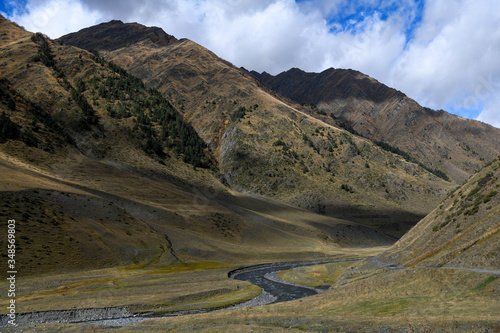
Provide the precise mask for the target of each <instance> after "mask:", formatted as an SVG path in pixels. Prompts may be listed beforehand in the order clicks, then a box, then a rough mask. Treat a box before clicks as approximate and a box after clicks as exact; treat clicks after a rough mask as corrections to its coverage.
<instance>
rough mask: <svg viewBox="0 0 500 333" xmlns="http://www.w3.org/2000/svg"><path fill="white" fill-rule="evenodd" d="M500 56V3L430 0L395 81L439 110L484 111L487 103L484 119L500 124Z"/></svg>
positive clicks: (393, 77) (394, 75)
mask: <svg viewBox="0 0 500 333" xmlns="http://www.w3.org/2000/svg"><path fill="white" fill-rule="evenodd" d="M499 59H500V2H498V1H482V2H480V3H479V2H476V1H469V0H462V1H459V0H453V1H449V0H446V1H444V0H437V1H432V2H431V1H429V2H428V3H427V6H426V10H425V13H424V17H423V18H422V22H421V26H420V27H419V29H417V30H416V31H415V39H414V40H413V41H412V43H411V44H410V45H409V47H408V49H406V50H405V51H404V52H403V53H402V54H401V56H400V57H399V59H398V61H397V63H396V64H395V66H394V67H393V69H392V72H391V77H390V81H389V83H390V84H392V85H397V86H398V87H399V88H400V89H401V90H403V91H404V92H406V93H407V94H409V95H410V96H411V97H413V98H415V99H417V100H418V101H419V102H420V103H422V104H424V105H426V106H430V107H433V108H452V109H454V110H457V111H460V110H477V111H478V112H480V111H481V109H482V107H483V106H484V107H485V109H484V111H483V113H482V114H481V115H480V117H479V119H481V120H483V121H488V122H490V123H492V124H494V125H496V126H497V127H500V122H499V121H498V116H497V117H494V115H495V114H496V113H498V112H500V108H498V105H499V104H498V103H497V102H498V99H497V95H498V94H499V92H500V89H499V88H500V87H499V85H498V84H497V83H498V81H499V80H500V60H499ZM495 105H496V107H495ZM495 109H496V111H495ZM475 116H478V114H475Z"/></svg>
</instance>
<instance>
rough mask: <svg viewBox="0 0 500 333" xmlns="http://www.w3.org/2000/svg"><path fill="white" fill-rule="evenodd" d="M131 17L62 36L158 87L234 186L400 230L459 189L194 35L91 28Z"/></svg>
mask: <svg viewBox="0 0 500 333" xmlns="http://www.w3.org/2000/svg"><path fill="white" fill-rule="evenodd" d="M126 26H128V25H126V24H123V23H121V22H117V21H113V22H110V23H108V24H101V25H99V26H96V27H92V28H89V29H85V30H82V31H80V32H78V33H74V34H71V35H68V36H65V37H62V38H61V39H59V41H60V42H62V43H65V44H75V45H77V46H78V45H80V44H79V43H80V41H82V40H85V41H86V44H85V45H82V46H86V47H89V48H97V49H99V48H101V49H100V50H99V51H100V52H101V54H102V56H103V57H104V58H106V59H108V60H112V61H114V62H116V63H117V64H119V65H120V66H122V67H123V68H125V69H127V70H128V71H130V72H131V73H132V74H134V75H136V76H138V77H140V78H141V79H143V80H144V82H145V83H146V84H149V85H151V86H154V87H156V88H157V89H158V90H159V91H161V92H162V94H163V95H164V96H166V97H167V98H168V99H169V100H170V101H171V102H172V104H173V105H174V106H175V107H176V108H177V109H178V110H180V112H182V113H183V115H184V118H185V119H186V120H188V121H189V122H190V123H191V124H192V125H193V127H194V128H195V129H196V131H197V132H198V134H199V135H200V137H202V138H203V140H204V141H205V142H206V143H207V145H208V146H209V148H210V151H211V152H212V153H213V155H214V156H215V158H216V160H217V161H218V170H219V172H220V173H221V174H222V175H223V178H224V181H225V182H227V184H229V186H230V187H231V188H232V189H235V190H238V191H242V192H245V193H251V194H254V195H261V196H265V197H267V198H269V199H273V200H278V201H281V202H284V203H287V204H292V205H294V206H299V207H303V208H306V209H309V210H312V211H314V212H317V213H321V214H326V215H328V216H332V217H343V218H348V219H350V220H352V221H356V222H359V223H365V224H367V225H370V226H373V227H376V228H379V230H381V231H382V232H386V233H390V234H391V235H393V236H396V237H399V236H401V235H402V234H403V233H404V232H405V231H406V230H408V229H409V228H410V227H411V225H413V224H414V223H415V222H416V221H418V220H419V219H420V218H421V217H423V216H424V215H425V214H426V213H428V212H429V211H430V210H431V209H432V208H433V207H435V206H436V205H437V204H438V202H440V201H441V200H442V197H443V196H444V195H445V194H446V193H447V191H449V190H450V189H452V188H453V185H452V184H451V183H449V182H447V181H445V180H443V179H440V178H439V177H436V176H435V175H432V174H431V173H429V172H428V171H427V170H425V169H423V168H422V167H421V166H419V165H417V164H415V163H411V162H408V161H406V160H405V159H404V158H402V157H401V156H398V155H396V154H393V153H391V152H388V151H387V150H384V149H381V148H380V147H379V146H377V145H375V144H374V143H373V142H371V141H370V140H367V139H363V138H361V137H358V136H355V135H353V134H352V133H349V132H348V131H346V130H344V129H342V128H339V127H338V126H334V125H331V124H328V123H327V122H325V121H322V120H320V119H318V118H317V117H313V116H311V115H310V114H309V110H308V109H307V108H303V107H301V106H300V105H298V104H294V103H293V102H290V101H287V100H284V99H283V98H281V97H279V96H276V95H275V94H274V93H273V92H271V91H269V90H268V89H264V88H263V87H262V86H261V85H260V83H259V82H258V81H257V80H255V79H254V78H253V77H252V76H251V75H250V74H248V73H247V72H246V71H243V70H241V69H239V68H236V67H234V66H232V65H231V64H229V63H228V62H226V61H224V60H223V59H220V58H218V57H217V56H216V55H215V54H213V53H212V52H210V51H209V50H207V49H205V48H203V47H201V46H200V45H198V44H196V43H194V42H192V41H189V40H186V39H182V40H178V41H174V42H171V43H170V44H168V45H159V44H158V43H156V42H155V41H154V40H153V39H151V38H144V39H142V40H141V41H139V42H137V43H135V44H130V43H126V44H125V43H124V44H123V45H122V46H121V47H120V46H119V45H114V47H113V48H112V49H109V48H104V47H103V46H102V43H101V42H100V39H99V38H95V37H94V36H95V34H94V33H93V32H94V31H98V32H99V34H103V35H105V34H106V33H111V32H113V31H116V30H117V29H119V28H120V27H122V29H125V28H124V27H126ZM130 27H132V26H130ZM127 31H128V30H127ZM138 33H139V34H141V35H142V34H143V31H142V30H140V31H138ZM84 37H85V38H84ZM92 41H93V43H92Z"/></svg>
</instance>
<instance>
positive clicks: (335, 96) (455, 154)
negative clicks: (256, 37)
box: [250, 68, 500, 184]
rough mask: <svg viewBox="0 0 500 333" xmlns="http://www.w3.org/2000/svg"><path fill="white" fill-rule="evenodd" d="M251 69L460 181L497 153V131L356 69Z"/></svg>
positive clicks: (280, 89) (291, 94)
mask: <svg viewBox="0 0 500 333" xmlns="http://www.w3.org/2000/svg"><path fill="white" fill-rule="evenodd" d="M250 73H251V74H252V75H254V77H256V78H257V79H259V80H261V81H262V82H263V84H265V85H267V86H269V87H270V88H272V89H275V90H276V91H278V92H279V93H281V94H283V95H284V96H286V97H288V98H290V99H292V100H294V101H296V102H298V103H302V104H313V105H315V106H316V107H317V108H318V110H319V111H320V112H322V113H326V114H327V115H329V116H331V117H333V118H335V119H340V120H341V121H342V122H344V123H345V124H347V125H348V126H349V127H350V128H352V129H353V130H354V131H355V132H356V133H358V134H360V135H363V136H365V137H367V138H370V139H371V140H373V141H375V142H384V143H387V144H389V145H391V146H394V147H397V148H399V149H401V150H403V151H405V152H408V153H410V154H411V155H412V157H413V158H416V159H417V160H418V161H420V162H422V163H423V164H425V165H428V166H429V167H431V168H434V169H439V170H441V171H444V172H445V173H447V174H449V176H450V178H452V179H454V180H455V181H456V182H457V183H459V184H460V183H463V182H465V180H467V179H468V178H469V177H470V176H471V175H472V174H473V173H474V172H476V171H478V170H479V169H480V168H481V167H482V166H484V165H485V164H486V163H487V162H488V161H490V160H492V159H493V158H495V157H496V156H497V155H498V154H499V153H500V151H499V149H498V147H499V146H500V130H499V129H497V128H495V127H493V126H491V125H488V124H485V123H481V122H478V121H474V120H468V119H464V118H462V117H459V116H455V115H451V114H449V113H447V112H446V111H444V110H438V111H434V110H431V109H429V108H426V107H421V106H420V105H419V104H418V103H417V102H415V101H414V100H412V99H410V98H408V97H407V96H406V95H405V94H404V93H402V92H400V91H398V90H396V89H393V88H390V87H388V86H386V85H384V84H381V83H379V82H378V81H376V80H375V79H373V78H370V77H369V76H367V75H364V74H362V73H360V72H358V71H354V70H344V69H333V68H330V69H327V70H325V71H323V72H321V73H307V72H304V71H302V70H300V69H292V70H289V71H285V72H282V73H280V74H278V75H276V76H273V75H270V74H268V73H264V74H259V73H257V72H255V71H252V72H250ZM402 124H404V125H402ZM477 137H480V138H481V139H480V140H481V141H478V140H477ZM433 143H436V144H435V146H433Z"/></svg>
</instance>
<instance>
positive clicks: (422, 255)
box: [382, 158, 500, 270]
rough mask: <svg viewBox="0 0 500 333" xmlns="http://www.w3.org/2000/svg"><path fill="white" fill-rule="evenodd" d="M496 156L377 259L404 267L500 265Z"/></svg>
mask: <svg viewBox="0 0 500 333" xmlns="http://www.w3.org/2000/svg"><path fill="white" fill-rule="evenodd" d="M499 177H500V159H499V158H497V159H495V160H494V161H492V162H491V163H490V164H488V165H487V166H486V167H485V168H484V169H482V170H481V171H480V172H479V173H478V174H476V175H474V176H473V177H472V178H471V179H470V180H469V181H468V182H467V183H466V184H464V185H463V186H462V187H460V188H458V189H457V190H456V191H454V192H453V193H452V194H451V195H450V196H449V197H448V198H447V199H446V200H444V201H443V202H442V203H441V205H440V206H439V207H438V208H436V209H435V210H434V211H433V212H431V213H430V214H429V215H428V216H427V217H426V218H425V219H423V220H422V221H420V222H419V223H418V224H417V225H416V226H415V227H414V228H412V229H411V230H410V232H408V234H407V235H405V236H404V237H403V238H402V239H401V240H400V241H398V242H397V243H396V244H395V245H394V246H392V247H391V249H390V250H389V251H388V252H387V253H385V254H384V255H383V256H382V258H384V259H386V260H390V261H395V262H397V263H400V264H403V265H408V266H414V265H418V266H439V267H440V266H445V267H466V268H486V269H488V268H491V269H497V270H498V269H499V268H500V256H499V253H500V195H499V192H500V180H499Z"/></svg>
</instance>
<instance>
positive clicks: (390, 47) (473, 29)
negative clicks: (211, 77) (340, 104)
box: [10, 0, 500, 127]
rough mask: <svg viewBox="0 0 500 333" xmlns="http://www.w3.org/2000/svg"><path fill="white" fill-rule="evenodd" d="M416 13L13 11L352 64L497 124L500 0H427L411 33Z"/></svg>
mask: <svg viewBox="0 0 500 333" xmlns="http://www.w3.org/2000/svg"><path fill="white" fill-rule="evenodd" d="M374 3H378V4H379V7H378V8H380V9H379V11H378V12H377V11H371V12H370V11H367V12H365V13H363V15H361V16H358V17H357V18H356V19H354V20H353V21H352V22H351V24H350V25H349V29H346V28H345V26H343V27H342V26H340V25H339V24H340V23H339V22H337V23H335V22H328V20H330V19H331V18H335V17H337V16H338V14H339V13H340V12H342V13H345V12H350V13H353V14H355V13H356V8H357V6H360V5H365V8H366V5H373V4H374ZM395 5H397V6H396V8H397V9H396V10H394V7H395ZM387 8H392V9H391V10H389V11H387V10H386V9H387ZM384 15H385V16H386V17H383V16H384ZM344 16H345V15H344ZM416 16H418V11H417V10H416V4H415V2H414V1H412V0H405V1H395V0H357V1H347V0H308V1H303V2H300V3H297V2H295V1H294V0H259V1H255V0H182V1H181V0H168V1H166V0H142V1H140V2H137V1H134V0H122V1H120V3H119V5H117V4H116V2H115V1H111V0H69V2H68V1H63V0H51V1H50V0H29V1H28V5H27V11H25V12H20V11H18V12H17V13H15V14H14V15H13V16H11V17H10V19H12V20H14V21H16V22H17V23H19V24H20V25H23V26H24V27H26V28H27V29H28V30H31V31H42V32H44V33H46V34H48V35H49V36H51V37H53V38H57V37H59V36H61V35H63V34H66V33H69V32H73V31H77V30H79V29H81V28H83V27H86V26H90V25H93V24H96V23H100V22H103V21H109V20H111V19H121V20H123V21H125V22H133V21H135V22H139V23H142V24H145V25H155V26H160V27H162V28H163V29H164V30H165V31H166V32H167V33H169V34H172V35H174V36H176V37H178V38H183V37H187V38H190V39H192V40H194V41H195V42H198V43H200V44H202V45H203V46H205V47H207V48H208V49H210V50H212V51H214V52H215V53H216V54H217V55H219V56H221V57H222V58H225V59H227V60H229V61H231V62H232V63H234V64H235V65H236V66H244V67H246V68H248V69H254V70H258V71H264V70H265V71H267V72H270V73H272V74H277V73H278V72H280V71H283V70H287V69H289V68H291V67H299V68H302V69H304V70H307V71H316V72H318V71H321V70H324V69H326V68H328V67H336V68H353V69H357V70H360V71H362V72H364V73H366V74H368V75H371V76H373V77H375V78H376V79H378V80H380V81H381V82H383V83H386V84H388V85H390V86H392V87H394V88H396V89H399V90H401V91H403V92H405V93H406V94H408V95H409V96H410V97H412V98H415V99H416V100H417V101H418V102H419V103H420V104H422V105H425V106H429V107H432V108H435V109H440V108H444V109H445V108H449V109H451V110H456V111H460V110H462V109H464V110H465V109H469V110H479V111H478V112H477V113H479V112H480V110H481V109H483V111H482V113H481V115H480V116H479V119H480V120H483V121H485V122H489V123H491V124H494V125H496V126H497V127H500V121H499V119H498V115H497V114H498V113H499V112H497V110H498V107H497V106H498V105H499V104H498V102H500V101H499V100H498V98H497V97H496V96H500V93H499V92H500V85H498V84H497V82H500V61H499V59H500V2H499V1H497V0H482V1H472V0H427V1H426V4H425V10H424V15H423V17H422V20H421V22H419V23H418V24H417V26H416V28H415V30H414V31H413V36H414V37H413V38H412V39H411V40H409V41H408V40H407V36H406V32H407V31H406V29H408V27H409V26H410V24H411V23H412V22H413V20H414V19H415V17H416ZM332 31H333V32H332ZM485 82H486V83H485ZM477 113H476V114H475V116H477ZM463 114H465V111H464V113H463Z"/></svg>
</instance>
